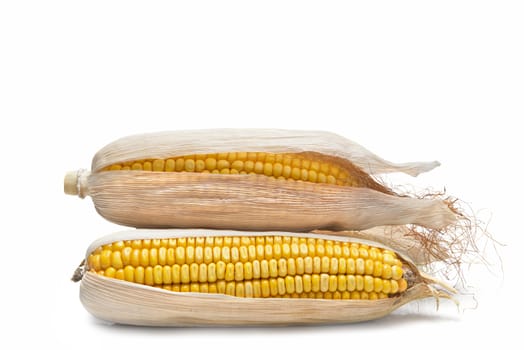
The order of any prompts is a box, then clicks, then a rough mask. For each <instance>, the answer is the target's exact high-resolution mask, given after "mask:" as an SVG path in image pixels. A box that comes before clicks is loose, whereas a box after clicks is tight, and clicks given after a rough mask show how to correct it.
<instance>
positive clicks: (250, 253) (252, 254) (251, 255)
mask: <svg viewBox="0 0 524 350" xmlns="http://www.w3.org/2000/svg"><path fill="white" fill-rule="evenodd" d="M247 259H248V260H249V261H253V260H255V259H257V248H256V246H255V245H253V244H251V245H249V246H248V247H247Z"/></svg>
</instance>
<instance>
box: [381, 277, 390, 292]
mask: <svg viewBox="0 0 524 350" xmlns="http://www.w3.org/2000/svg"><path fill="white" fill-rule="evenodd" d="M390 292H391V282H390V281H389V280H382V293H386V294H388V293H390Z"/></svg>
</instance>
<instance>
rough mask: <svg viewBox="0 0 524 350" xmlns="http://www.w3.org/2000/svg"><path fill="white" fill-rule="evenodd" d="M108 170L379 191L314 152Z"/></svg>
mask: <svg viewBox="0 0 524 350" xmlns="http://www.w3.org/2000/svg"><path fill="white" fill-rule="evenodd" d="M108 170H109V171H117V170H142V171H156V172H194V173H212V174H231V175H236V174H244V175H245V174H251V175H265V176H269V177H273V178H275V179H279V180H295V181H306V182H313V183H327V184H332V185H340V186H352V187H370V188H376V189H379V188H380V186H379V185H378V184H377V183H376V182H375V181H373V180H372V178H371V177H369V176H367V174H365V173H364V172H363V171H362V170H360V169H359V168H357V167H356V166H354V165H352V164H351V163H349V162H345V163H343V162H341V161H340V160H338V161H337V160H335V159H334V158H333V157H326V156H322V155H319V154H315V153H313V152H309V153H302V154H299V153H297V154H273V153H265V152H229V153H215V154H194V155H185V156H179V157H173V158H167V159H142V160H134V161H128V162H123V163H115V164H112V165H108V166H106V167H105V168H103V169H102V171H108Z"/></svg>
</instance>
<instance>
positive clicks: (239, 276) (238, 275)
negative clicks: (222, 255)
mask: <svg viewBox="0 0 524 350" xmlns="http://www.w3.org/2000/svg"><path fill="white" fill-rule="evenodd" d="M234 266H235V281H238V282H239V281H243V280H244V264H243V263H241V262H240V261H239V262H237V263H235V265H234Z"/></svg>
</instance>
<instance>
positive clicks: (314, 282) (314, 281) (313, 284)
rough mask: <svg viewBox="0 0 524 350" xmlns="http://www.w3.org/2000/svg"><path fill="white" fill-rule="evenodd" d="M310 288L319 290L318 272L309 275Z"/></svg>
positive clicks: (315, 290) (314, 290)
mask: <svg viewBox="0 0 524 350" xmlns="http://www.w3.org/2000/svg"><path fill="white" fill-rule="evenodd" d="M311 290H312V291H313V292H319V291H320V275H319V274H314V275H311Z"/></svg>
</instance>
